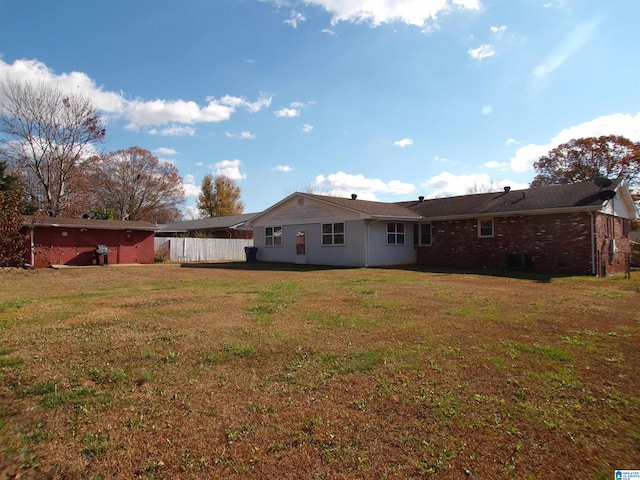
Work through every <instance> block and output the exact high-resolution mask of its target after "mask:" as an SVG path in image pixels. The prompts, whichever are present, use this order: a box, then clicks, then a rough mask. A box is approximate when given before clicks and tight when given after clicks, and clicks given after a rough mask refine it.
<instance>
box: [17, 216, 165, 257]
mask: <svg viewBox="0 0 640 480" xmlns="http://www.w3.org/2000/svg"><path fill="white" fill-rule="evenodd" d="M25 228H26V229H27V230H28V232H29V250H28V253H27V262H28V263H30V264H31V265H32V266H33V267H35V268H44V267H51V266H54V265H95V264H96V254H95V253H96V248H97V247H98V245H106V246H107V247H108V249H109V250H110V252H109V253H108V255H107V262H108V263H109V264H118V263H141V264H146V263H153V261H154V257H153V250H154V245H153V239H154V232H155V229H156V226H155V225H154V224H152V223H149V222H135V221H121V220H94V219H86V218H55V217H42V218H41V217H25ZM99 260H100V263H101V264H103V263H104V256H102V255H101V256H100V258H99Z"/></svg>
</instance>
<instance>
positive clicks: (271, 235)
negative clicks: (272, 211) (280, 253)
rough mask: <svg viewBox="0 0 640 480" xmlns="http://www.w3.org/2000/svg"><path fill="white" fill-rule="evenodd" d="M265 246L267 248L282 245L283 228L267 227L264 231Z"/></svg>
mask: <svg viewBox="0 0 640 480" xmlns="http://www.w3.org/2000/svg"><path fill="white" fill-rule="evenodd" d="M264 244H265V246H267V247H279V246H281V245H282V227H267V228H265V229H264Z"/></svg>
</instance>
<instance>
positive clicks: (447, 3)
mask: <svg viewBox="0 0 640 480" xmlns="http://www.w3.org/2000/svg"><path fill="white" fill-rule="evenodd" d="M305 3H307V4H311V5H318V6H321V7H323V8H324V9H325V10H326V11H327V12H329V13H330V14H332V15H333V16H332V19H331V23H332V24H336V23H338V22H355V23H369V24H370V25H372V26H374V27H376V26H378V25H380V24H383V23H391V22H402V23H406V24H408V25H416V26H419V27H422V26H424V24H425V22H426V21H427V20H435V19H436V18H437V17H438V15H439V14H441V13H447V12H449V11H451V10H452V9H453V8H454V7H458V8H465V9H468V10H479V9H480V0H385V1H379V0H349V1H337V0H306V1H305Z"/></svg>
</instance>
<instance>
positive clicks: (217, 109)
mask: <svg viewBox="0 0 640 480" xmlns="http://www.w3.org/2000/svg"><path fill="white" fill-rule="evenodd" d="M7 77H11V78H15V79H17V80H20V81H32V82H42V83H45V84H51V85H53V84H56V85H58V86H60V88H62V89H63V90H66V91H69V92H73V93H76V94H77V93H80V94H81V95H84V96H86V97H88V98H90V99H91V101H92V102H93V103H94V105H95V106H96V108H97V109H98V110H100V111H101V112H104V113H105V114H106V119H107V120H110V119H113V118H121V119H124V120H125V121H126V122H128V125H127V127H128V128H129V129H134V130H135V129H138V128H140V127H150V126H160V125H167V124H179V126H177V127H168V128H165V129H164V130H158V129H152V130H151V131H150V132H149V133H151V134H153V135H193V134H194V133H195V132H194V131H193V129H191V130H188V129H185V130H181V128H184V125H185V124H186V125H192V124H195V123H211V122H214V123H215V122H222V121H225V120H228V119H229V118H230V117H231V115H232V114H233V113H234V112H235V111H236V110H237V109H238V108H244V109H246V110H248V111H249V112H251V113H256V112H258V111H260V110H261V109H263V108H269V107H270V105H271V98H272V97H271V96H269V95H266V94H264V93H261V94H260V96H259V98H258V99H257V100H256V101H255V102H251V101H248V100H246V99H245V98H242V97H233V96H230V95H225V96H223V97H222V98H220V99H219V100H218V99H216V98H214V97H210V98H207V99H206V101H207V103H206V104H205V105H199V104H198V103H196V102H194V101H190V100H164V99H156V100H143V99H139V98H137V99H134V100H129V99H127V98H125V97H124V95H123V94H122V93H116V92H107V91H104V90H103V88H102V87H99V86H97V85H96V84H95V82H94V81H93V80H92V79H91V78H89V77H88V76H87V75H86V74H85V73H82V72H71V73H62V74H56V73H54V72H53V71H52V70H51V69H50V68H48V67H47V66H46V65H45V64H44V63H42V62H40V61H38V60H16V61H14V62H13V63H12V64H8V63H5V62H3V61H2V60H1V59H0V80H1V79H4V78H7Z"/></svg>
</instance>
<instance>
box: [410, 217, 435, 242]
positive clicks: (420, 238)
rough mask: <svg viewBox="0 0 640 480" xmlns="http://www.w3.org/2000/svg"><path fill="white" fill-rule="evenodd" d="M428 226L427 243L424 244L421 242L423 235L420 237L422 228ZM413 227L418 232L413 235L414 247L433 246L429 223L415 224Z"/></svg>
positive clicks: (431, 226)
mask: <svg viewBox="0 0 640 480" xmlns="http://www.w3.org/2000/svg"><path fill="white" fill-rule="evenodd" d="M425 226H428V227H429V242H428V243H427V242H425V241H424V240H423V235H422V227H425ZM415 227H416V229H417V231H418V235H417V236H416V235H414V240H416V242H415V246H416V247H430V246H431V245H432V244H433V225H432V224H431V222H428V223H416V224H415Z"/></svg>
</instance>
